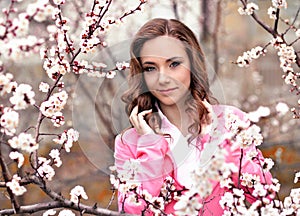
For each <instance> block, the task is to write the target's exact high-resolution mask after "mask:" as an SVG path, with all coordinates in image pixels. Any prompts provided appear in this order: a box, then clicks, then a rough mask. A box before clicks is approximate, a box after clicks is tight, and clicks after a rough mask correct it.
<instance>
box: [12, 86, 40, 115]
mask: <svg viewBox="0 0 300 216" xmlns="http://www.w3.org/2000/svg"><path fill="white" fill-rule="evenodd" d="M31 89H32V87H31V86H30V85H27V84H20V85H19V86H18V87H17V88H16V89H15V91H14V92H13V96H12V97H10V99H9V101H10V102H11V103H12V104H13V105H14V109H16V110H21V109H25V108H27V107H28V105H29V104H31V105H33V104H35V100H34V99H33V97H34V95H35V93H34V92H33V91H32V90H31Z"/></svg>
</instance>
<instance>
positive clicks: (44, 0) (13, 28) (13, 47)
mask: <svg viewBox="0 0 300 216" xmlns="http://www.w3.org/2000/svg"><path fill="white" fill-rule="evenodd" d="M15 2H16V1H12V3H11V4H12V5H11V8H10V10H7V9H4V10H3V11H2V12H3V13H4V15H5V16H6V17H7V18H10V17H9V15H11V14H13V13H16V12H18V9H16V8H15V7H14V3H15ZM53 10H54V7H53V6H52V5H51V4H49V1H48V0H41V1H36V2H34V3H31V4H28V6H27V8H26V10H25V11H24V12H22V13H19V14H18V15H17V16H16V17H15V18H13V19H10V20H7V19H0V38H1V40H0V45H1V48H2V49H1V51H0V53H1V55H2V56H3V57H4V58H6V59H8V58H9V59H12V60H15V61H17V60H20V59H21V58H22V57H23V56H24V55H25V56H28V55H31V54H32V53H35V52H37V51H38V49H39V47H40V46H41V45H42V44H43V43H44V42H45V40H44V39H42V38H37V37H36V36H34V35H28V33H29V27H30V20H35V21H36V22H43V21H45V20H47V18H48V17H49V16H51V15H52V12H53Z"/></svg>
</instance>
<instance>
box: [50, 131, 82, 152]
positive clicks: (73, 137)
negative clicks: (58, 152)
mask: <svg viewBox="0 0 300 216" xmlns="http://www.w3.org/2000/svg"><path fill="white" fill-rule="evenodd" d="M78 138H79V133H78V131H76V130H74V129H73V128H71V129H69V130H68V131H65V132H63V133H62V134H61V135H60V136H59V138H56V139H53V141H54V142H55V143H57V144H60V145H64V148H65V150H66V152H70V150H71V147H72V146H73V142H76V141H78Z"/></svg>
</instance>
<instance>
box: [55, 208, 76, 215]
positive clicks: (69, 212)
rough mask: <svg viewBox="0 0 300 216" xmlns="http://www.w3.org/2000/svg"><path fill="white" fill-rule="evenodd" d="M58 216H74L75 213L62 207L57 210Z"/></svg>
mask: <svg viewBox="0 0 300 216" xmlns="http://www.w3.org/2000/svg"><path fill="white" fill-rule="evenodd" d="M58 216H75V214H74V213H73V212H72V211H71V210H69V209H64V210H62V211H60V212H59V214H58Z"/></svg>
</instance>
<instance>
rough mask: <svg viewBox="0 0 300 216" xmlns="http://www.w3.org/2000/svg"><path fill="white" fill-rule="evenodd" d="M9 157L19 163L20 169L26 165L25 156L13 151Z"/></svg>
mask: <svg viewBox="0 0 300 216" xmlns="http://www.w3.org/2000/svg"><path fill="white" fill-rule="evenodd" d="M9 157H10V159H12V160H16V161H17V162H18V168H20V167H21V166H22V165H23V164H24V156H23V154H21V153H19V152H17V151H13V152H10V153H9Z"/></svg>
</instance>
